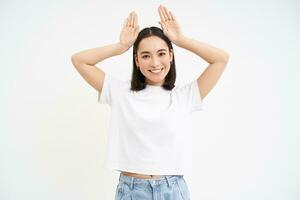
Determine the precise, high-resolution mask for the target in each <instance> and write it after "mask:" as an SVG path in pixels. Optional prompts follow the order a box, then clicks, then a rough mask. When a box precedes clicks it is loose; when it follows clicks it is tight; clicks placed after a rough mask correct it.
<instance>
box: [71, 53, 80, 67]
mask: <svg viewBox="0 0 300 200" xmlns="http://www.w3.org/2000/svg"><path fill="white" fill-rule="evenodd" d="M78 61H79V59H78V57H77V55H76V54H73V55H72V56H71V62H72V64H73V65H74V66H76V63H78Z"/></svg>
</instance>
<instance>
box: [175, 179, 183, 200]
mask: <svg viewBox="0 0 300 200" xmlns="http://www.w3.org/2000/svg"><path fill="white" fill-rule="evenodd" d="M175 186H176V188H177V191H178V193H179V196H180V197H181V200H185V198H184V196H183V193H182V188H181V187H180V185H179V184H178V181H175Z"/></svg>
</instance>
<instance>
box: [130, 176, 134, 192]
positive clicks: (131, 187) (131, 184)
mask: <svg viewBox="0 0 300 200" xmlns="http://www.w3.org/2000/svg"><path fill="white" fill-rule="evenodd" d="M130 179H131V181H130V182H131V183H130V189H131V190H133V182H134V177H130Z"/></svg>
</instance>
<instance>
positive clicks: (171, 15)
mask: <svg viewBox="0 0 300 200" xmlns="http://www.w3.org/2000/svg"><path fill="white" fill-rule="evenodd" d="M169 14H170V17H171V18H170V19H171V20H174V21H176V18H175V16H174V15H173V14H172V12H171V11H169Z"/></svg>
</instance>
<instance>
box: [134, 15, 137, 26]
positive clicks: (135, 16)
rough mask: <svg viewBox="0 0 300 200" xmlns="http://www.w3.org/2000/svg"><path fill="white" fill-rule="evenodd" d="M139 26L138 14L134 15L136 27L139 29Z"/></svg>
mask: <svg viewBox="0 0 300 200" xmlns="http://www.w3.org/2000/svg"><path fill="white" fill-rule="evenodd" d="M137 25H138V16H137V14H134V27H137Z"/></svg>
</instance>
